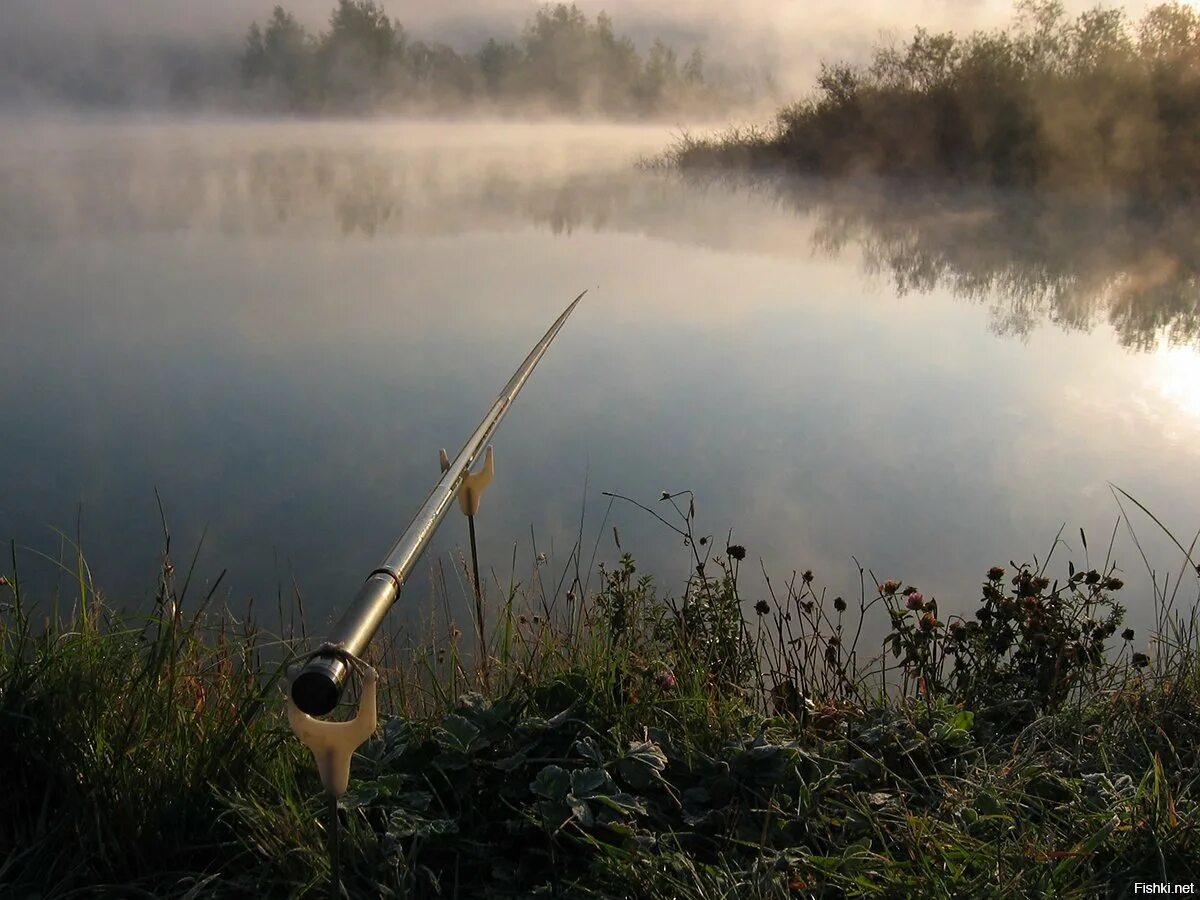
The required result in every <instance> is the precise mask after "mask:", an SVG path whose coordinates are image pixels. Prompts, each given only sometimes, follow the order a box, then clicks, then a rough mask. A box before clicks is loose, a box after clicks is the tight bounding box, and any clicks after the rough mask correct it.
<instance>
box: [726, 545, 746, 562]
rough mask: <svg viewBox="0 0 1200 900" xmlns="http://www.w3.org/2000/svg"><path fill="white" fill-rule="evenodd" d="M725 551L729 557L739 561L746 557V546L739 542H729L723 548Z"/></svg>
mask: <svg viewBox="0 0 1200 900" xmlns="http://www.w3.org/2000/svg"><path fill="white" fill-rule="evenodd" d="M725 552H726V553H728V554H729V558H730V559H736V560H739V561H740V560H743V559H745V558H746V548H745V547H743V546H742V545H741V544H731V545H730V546H728V547H726V548H725Z"/></svg>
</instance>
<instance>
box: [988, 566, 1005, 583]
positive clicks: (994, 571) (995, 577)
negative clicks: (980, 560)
mask: <svg viewBox="0 0 1200 900" xmlns="http://www.w3.org/2000/svg"><path fill="white" fill-rule="evenodd" d="M987 577H988V581H1000V580H1001V579H1002V578H1004V569H1003V568H1002V567H1000V566H992V567H991V568H990V569H988V574H987Z"/></svg>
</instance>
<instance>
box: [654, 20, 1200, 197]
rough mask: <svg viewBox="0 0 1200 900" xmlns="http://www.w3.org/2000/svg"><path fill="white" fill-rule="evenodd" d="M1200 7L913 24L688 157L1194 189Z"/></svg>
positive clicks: (1198, 164) (1029, 182) (705, 161)
mask: <svg viewBox="0 0 1200 900" xmlns="http://www.w3.org/2000/svg"><path fill="white" fill-rule="evenodd" d="M1198 139H1200V15H1198V14H1197V12H1196V10H1194V9H1193V8H1191V7H1190V6H1186V5H1183V4H1181V3H1177V2H1172V3H1164V4H1161V5H1159V6H1156V7H1154V8H1152V9H1150V10H1149V11H1148V12H1147V13H1146V14H1145V15H1144V17H1143V18H1142V19H1141V20H1140V21H1136V22H1135V21H1131V20H1130V19H1128V18H1127V17H1126V16H1125V14H1124V13H1123V12H1122V11H1121V10H1119V9H1101V8H1096V9H1093V10H1090V11H1088V12H1085V13H1083V14H1081V15H1080V16H1078V17H1077V18H1075V19H1071V18H1069V17H1068V16H1066V14H1065V12H1064V9H1063V6H1062V4H1061V3H1060V2H1058V0H1022V2H1019V3H1018V4H1017V20H1016V22H1015V23H1014V24H1013V25H1012V26H1011V27H1010V28H1008V29H1005V30H994V31H979V32H975V33H972V34H969V35H966V36H958V35H955V34H950V33H943V34H932V33H930V32H928V31H925V30H923V29H918V30H917V31H916V33H915V35H914V36H913V38H912V39H911V40H910V41H909V42H908V43H907V44H903V45H900V46H884V47H878V48H877V49H876V50H875V52H874V54H873V58H872V59H871V61H870V62H869V63H868V64H866V65H851V64H847V63H837V64H828V63H827V64H825V65H823V66H822V68H821V71H820V75H819V77H818V79H817V90H816V92H815V93H814V95H813V96H811V97H809V98H807V99H805V100H802V101H800V102H797V103H795V104H793V105H791V106H788V107H786V108H784V109H783V110H782V111H781V112H780V113H779V114H778V116H777V119H776V122H775V123H774V125H773V126H771V127H769V128H766V129H761V130H750V131H748V132H747V131H742V132H731V133H728V134H726V135H723V136H720V137H717V138H712V139H695V138H684V139H683V140H682V141H681V142H680V143H679V144H678V145H677V146H676V147H675V148H674V149H673V150H672V151H671V152H670V153H669V154H668V155H667V157H666V158H665V159H666V161H667V162H669V163H673V164H676V165H679V166H681V167H685V168H696V167H707V166H718V167H735V168H742V167H763V166H768V167H780V166H782V167H784V168H790V169H794V170H799V171H802V172H806V173H814V174H824V175H836V176H844V175H855V174H862V173H870V174H874V175H882V176H900V177H911V176H918V177H929V176H932V177H936V178H951V179H956V180H963V181H967V180H969V181H982V182H985V183H990V184H994V185H1000V186H1006V187H1021V188H1037V189H1048V190H1052V191H1066V192H1070V193H1074V194H1085V193H1089V194H1090V193H1095V194H1107V195H1117V196H1123V197H1128V198H1135V199H1137V200H1139V201H1149V202H1159V201H1164V200H1178V199H1189V198H1194V197H1196V196H1197V193H1198V192H1200V143H1198Z"/></svg>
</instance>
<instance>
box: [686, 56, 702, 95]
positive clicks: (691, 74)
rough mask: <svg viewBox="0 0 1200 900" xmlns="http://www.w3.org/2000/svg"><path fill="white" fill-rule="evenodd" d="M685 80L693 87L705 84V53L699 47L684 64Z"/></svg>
mask: <svg viewBox="0 0 1200 900" xmlns="http://www.w3.org/2000/svg"><path fill="white" fill-rule="evenodd" d="M683 80H684V81H685V82H686V83H687V84H689V85H692V86H693V87H696V86H699V85H702V84H704V51H703V50H701V49H700V48H699V47H696V48H695V49H694V50H692V55H691V56H689V57H688V60H687V62H685V63H684V64H683Z"/></svg>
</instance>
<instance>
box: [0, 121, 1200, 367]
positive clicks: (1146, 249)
mask: <svg viewBox="0 0 1200 900" xmlns="http://www.w3.org/2000/svg"><path fill="white" fill-rule="evenodd" d="M445 130H446V129H441V131H445ZM450 131H451V132H453V129H450ZM439 133H440V131H439V129H438V128H437V127H436V126H424V128H421V127H418V126H411V127H410V128H409V130H407V131H405V130H401V131H400V132H398V133H396V134H393V135H392V136H391V140H388V139H387V134H386V132H385V134H384V135H383V137H381V136H380V135H379V134H378V133H377V132H372V133H371V139H370V140H364V141H361V142H356V141H354V140H331V139H330V138H329V135H328V134H325V135H324V136H323V137H322V136H321V133H320V132H318V136H317V137H316V138H314V137H313V136H312V134H311V133H309V132H304V133H302V135H299V134H296V133H292V135H291V138H290V139H288V138H287V137H286V136H284V137H280V136H279V135H274V136H273V137H272V139H270V140H267V141H265V143H267V144H268V146H265V147H264V146H260V144H261V143H263V141H261V140H260V141H259V142H258V143H257V144H256V143H255V142H253V141H248V140H247V139H246V137H245V136H244V135H243V136H242V139H241V140H231V139H226V140H225V141H206V140H203V139H201V135H200V134H199V133H196V132H187V131H184V132H183V133H182V134H176V135H175V136H174V138H173V139H171V140H165V139H163V138H162V137H161V136H156V137H154V138H153V139H145V138H142V139H137V138H136V136H135V137H133V138H130V139H129V140H128V141H127V142H126V143H125V144H124V145H122V144H121V143H120V142H119V141H118V140H116V139H113V138H112V137H111V136H110V137H109V142H108V143H107V144H102V145H101V146H99V147H97V146H96V142H95V141H82V142H80V141H79V140H78V134H75V135H73V138H72V140H67V141H63V142H61V143H59V144H58V145H57V146H56V148H55V151H54V152H53V153H51V154H50V155H49V156H47V155H46V154H45V153H44V143H37V142H30V141H27V142H25V143H21V142H20V141H15V142H12V143H10V145H9V146H8V147H6V148H4V149H5V151H6V152H5V155H4V158H3V159H2V160H0V209H7V210H20V214H19V215H5V216H3V217H0V239H7V240H20V239H30V238H32V239H43V240H44V239H54V238H61V237H62V236H63V235H64V234H69V233H79V234H95V233H113V232H125V233H158V232H164V231H167V232H171V231H180V230H196V229H199V230H206V229H207V230H213V231H217V232H220V233H223V234H227V235H236V234H239V233H242V234H253V235H258V236H264V235H272V234H276V235H279V234H288V233H323V232H324V233H327V232H328V230H330V229H332V230H334V231H336V232H337V233H340V234H342V235H344V236H347V237H350V236H355V235H362V236H374V235H378V234H380V233H389V234H393V235H404V234H413V235H422V236H430V235H454V234H462V233H467V232H485V231H507V230H514V229H520V228H522V227H529V226H531V225H532V226H538V227H544V228H547V229H549V230H550V231H551V232H552V233H554V234H556V235H570V234H572V233H575V232H577V231H579V230H581V229H589V230H593V231H617V232H632V233H637V234H642V235H645V236H648V237H652V238H661V239H667V240H671V241H680V242H685V243H691V244H695V245H698V246H703V247H709V248H713V249H720V250H726V251H737V252H758V253H770V254H781V255H785V256H786V255H792V256H803V255H804V254H806V253H809V252H812V251H814V250H815V251H817V252H820V253H824V254H831V255H834V256H837V255H842V254H847V253H854V254H860V255H861V261H862V266H863V268H864V270H865V271H866V272H867V273H868V274H873V275H877V276H880V277H882V278H884V279H886V281H887V282H888V284H889V285H890V287H891V288H892V289H893V290H894V292H895V293H896V294H897V295H899V296H901V297H905V296H909V295H916V294H927V293H930V292H932V291H934V290H948V291H950V292H952V293H953V294H954V295H955V296H957V297H960V298H963V299H966V300H969V301H971V302H975V303H981V304H985V305H986V306H987V307H988V308H989V311H990V316H991V322H992V327H993V329H994V330H995V332H996V333H997V334H1001V335H1015V336H1024V335H1027V334H1028V333H1029V332H1030V331H1031V330H1032V329H1034V328H1035V327H1037V326H1038V325H1039V324H1040V323H1042V322H1052V323H1054V324H1055V325H1057V326H1058V327H1061V328H1064V329H1068V330H1088V329H1090V328H1092V327H1093V326H1095V325H1096V324H1097V323H1099V322H1105V323H1107V324H1108V325H1110V326H1111V328H1112V329H1113V331H1114V332H1115V334H1116V335H1117V337H1118V339H1119V341H1120V342H1121V344H1122V345H1124V346H1127V347H1131V348H1138V349H1149V348H1153V347H1154V346H1156V345H1157V343H1158V342H1159V341H1160V340H1164V341H1165V342H1166V343H1168V344H1176V345H1178V344H1196V343H1197V341H1198V340H1200V281H1198V279H1200V228H1197V226H1198V225H1200V222H1198V221H1197V218H1196V216H1195V215H1194V214H1192V211H1187V210H1176V211H1174V212H1170V213H1164V212H1162V211H1157V212H1156V213H1154V214H1148V213H1147V214H1142V215H1131V214H1130V213H1129V211H1127V210H1117V209H1108V210H1098V209H1095V208H1078V207H1074V206H1071V205H1070V204H1069V203H1066V202H1062V203H1057V204H1055V203H1040V204H1037V205H1034V204H1032V203H1031V202H1030V201H1029V200H1027V199H1025V198H1021V197H1012V196H1004V195H1000V194H997V193H995V192H986V193H981V192H978V191H968V190H964V191H961V192H956V193H954V194H953V195H948V194H946V193H945V192H941V193H934V192H931V191H927V190H919V189H915V188H912V187H909V188H908V189H898V188H896V187H883V186H880V185H877V184H876V185H866V184H857V185H851V186H846V185H841V186H831V185H828V184H819V183H811V182H796V181H794V180H769V181H768V180H763V179H761V178H759V179H756V180H755V181H753V182H747V181H743V180H738V179H731V178H724V179H708V180H704V179H698V178H695V177H692V178H689V179H687V180H684V179H681V178H678V177H675V176H671V175H664V174H655V173H649V172H638V171H635V170H634V168H633V166H632V162H633V160H635V159H636V158H637V156H638V154H639V153H645V152H649V151H650V150H652V149H653V148H654V147H655V146H659V145H660V144H658V143H656V142H660V141H662V140H664V139H665V136H664V135H662V134H659V133H657V132H646V131H641V132H634V133H633V134H632V135H625V136H624V138H625V139H624V140H621V141H618V142H616V143H614V142H613V141H612V140H611V135H610V136H609V137H610V139H609V140H608V141H607V142H605V141H594V142H592V143H588V141H587V134H586V133H584V134H581V135H577V136H576V141H575V142H574V143H571V142H569V141H568V142H563V140H562V139H561V138H559V139H558V140H549V141H545V142H543V143H541V144H540V145H537V146H534V147H530V146H529V144H528V141H530V140H531V139H534V138H535V137H536V134H537V131H536V129H534V128H532V127H530V128H529V130H528V131H526V132H524V133H522V132H519V131H518V133H517V134H516V135H515V136H513V137H512V138H511V139H510V140H509V141H508V142H507V143H505V142H500V143H498V144H497V143H496V142H495V141H494V140H493V142H492V144H490V145H489V144H486V143H483V142H475V141H471V140H469V139H468V140H460V141H459V142H458V143H455V142H453V141H450V142H449V145H447V141H446V140H445V139H439V138H438V135H439ZM482 133H483V132H479V134H482ZM522 134H523V138H522ZM522 139H524V141H526V143H522ZM481 143H482V145H481Z"/></svg>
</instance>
